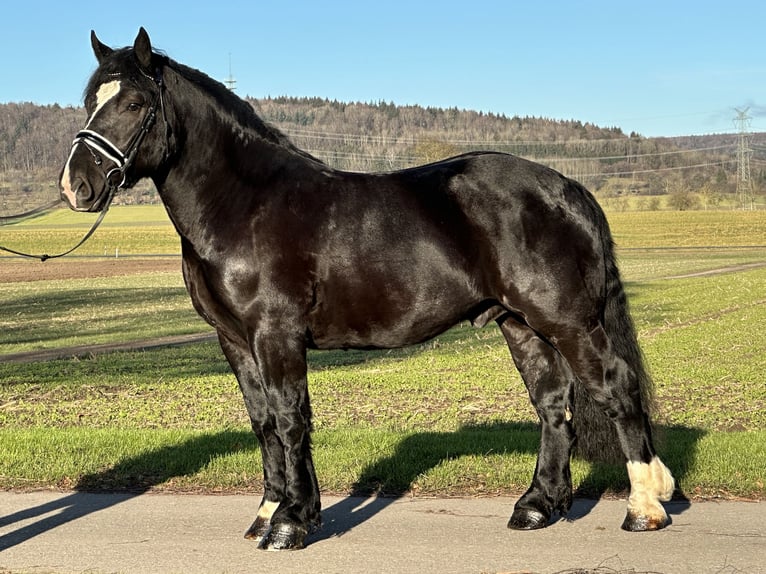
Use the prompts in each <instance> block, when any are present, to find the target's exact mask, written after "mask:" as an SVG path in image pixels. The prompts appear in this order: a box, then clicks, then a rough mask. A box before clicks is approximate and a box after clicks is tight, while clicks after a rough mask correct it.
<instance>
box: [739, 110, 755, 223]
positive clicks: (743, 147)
mask: <svg viewBox="0 0 766 574" xmlns="http://www.w3.org/2000/svg"><path fill="white" fill-rule="evenodd" d="M749 109H750V108H749V107H747V108H744V109H739V108H734V110H735V111H736V112H737V117H736V118H734V125H735V126H737V131H738V132H739V137H738V138H737V199H738V200H739V206H740V209H746V210H748V209H749V210H752V209H755V198H754V197H753V181H752V179H750V156H751V155H752V153H753V152H752V150H751V149H750V146H749V145H748V144H749V142H748V128H749V127H750V119H751V118H750V116H749V115H747V112H748V110H749Z"/></svg>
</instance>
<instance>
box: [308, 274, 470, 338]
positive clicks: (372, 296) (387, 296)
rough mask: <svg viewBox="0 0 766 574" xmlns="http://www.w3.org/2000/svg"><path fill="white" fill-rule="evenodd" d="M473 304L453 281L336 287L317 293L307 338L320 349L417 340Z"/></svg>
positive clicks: (445, 325)
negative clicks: (415, 286) (413, 286)
mask: <svg viewBox="0 0 766 574" xmlns="http://www.w3.org/2000/svg"><path fill="white" fill-rule="evenodd" d="M412 281H413V282H415V281H416V279H415V278H413V280H412ZM476 304H477V297H476V295H475V294H473V293H471V292H470V291H469V290H468V289H467V288H464V289H461V288H460V287H458V286H456V285H451V286H441V287H440V288H438V289H428V286H421V289H420V290H416V291H411V290H400V289H394V288H391V287H389V288H388V289H386V288H381V289H366V290H359V291H356V292H355V293H353V294H349V293H343V292H337V291H336V292H333V293H332V294H325V296H319V297H318V298H317V302H316V305H315V306H314V308H313V309H312V311H311V313H310V315H309V335H310V339H311V341H310V342H311V343H312V344H313V346H314V347H316V348H318V349H337V348H383V349H390V348H396V347H403V346H406V345H412V344H416V343H421V342H423V341H426V340H428V339H430V338H432V337H435V336H436V335H438V334H440V333H443V332H444V331H446V330H447V329H449V328H450V327H452V326H453V325H455V324H457V323H458V322H460V321H461V320H463V319H465V318H466V317H468V316H469V314H470V311H471V309H472V308H474V307H475V306H476Z"/></svg>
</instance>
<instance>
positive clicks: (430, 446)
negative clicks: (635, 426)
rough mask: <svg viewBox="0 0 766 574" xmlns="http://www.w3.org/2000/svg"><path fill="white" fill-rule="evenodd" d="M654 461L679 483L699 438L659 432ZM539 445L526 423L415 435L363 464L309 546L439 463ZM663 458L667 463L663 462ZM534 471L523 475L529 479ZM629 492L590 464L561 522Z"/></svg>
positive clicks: (613, 472) (370, 512) (682, 499)
mask: <svg viewBox="0 0 766 574" xmlns="http://www.w3.org/2000/svg"><path fill="white" fill-rule="evenodd" d="M659 431H660V432H659V433H658V434H659V435H660V437H661V438H660V440H659V441H658V442H659V446H660V455H662V454H663V453H664V452H668V451H672V459H673V460H674V462H675V464H674V465H673V469H672V471H673V472H674V476H675V478H676V481H677V482H680V481H681V480H682V479H683V478H684V476H685V475H686V473H687V472H688V469H689V466H690V464H691V463H692V461H693V459H694V455H695V453H696V445H697V442H698V441H699V440H700V438H701V437H702V436H703V435H704V431H702V430H700V429H690V428H686V427H663V428H660V429H659ZM539 440H540V432H539V427H538V426H537V425H534V424H531V423H495V424H483V425H467V426H463V427H461V428H460V429H458V430H457V431H454V432H421V433H417V434H413V435H410V436H408V437H407V438H405V439H404V440H402V441H401V442H400V443H399V445H398V446H397V447H396V450H395V452H394V453H393V454H392V455H391V456H389V457H385V458H382V459H380V460H378V461H375V462H373V463H371V464H369V465H368V466H367V467H366V468H365V469H364V470H363V471H362V473H361V475H360V476H359V478H358V479H357V481H356V483H355V485H354V489H353V491H352V495H353V496H352V497H349V498H343V499H341V500H340V501H339V502H337V503H336V504H334V505H333V506H330V507H328V508H325V509H324V510H323V511H322V521H323V526H322V528H321V530H319V531H317V532H316V533H314V534H313V535H312V537H311V539H310V542H316V541H320V540H325V539H328V538H332V537H336V536H342V535H343V534H345V533H347V532H349V531H350V530H352V529H353V528H354V527H356V526H358V525H360V524H362V523H363V522H365V521H367V520H369V519H370V518H371V517H373V516H374V515H375V514H377V513H379V512H381V511H382V510H384V509H385V508H386V507H388V506H389V505H391V504H392V503H394V502H395V501H396V500H397V499H398V498H400V497H401V496H402V495H404V494H406V493H408V492H409V491H410V490H411V488H412V485H413V484H414V483H415V481H416V480H417V478H418V477H419V476H421V475H423V474H425V473H427V472H428V471H429V470H431V469H433V468H435V467H437V466H439V465H441V464H442V463H444V462H445V461H448V460H451V459H455V458H459V457H461V456H470V455H478V456H484V455H488V454H507V453H514V452H515V453H520V454H524V453H526V454H531V455H535V454H536V453H537V450H538V446H539ZM665 458H667V457H665ZM533 468H534V465H532V466H531V467H530V469H529V480H530V481H531V478H532V470H533ZM629 489H630V483H629V481H628V477H627V473H626V472H625V466H624V465H623V464H607V463H594V464H592V465H590V470H589V472H588V474H587V476H586V477H585V478H584V479H583V480H582V481H581V482H580V483H579V485H578V487H577V489H576V491H575V493H574V496H575V497H576V498H577V499H578V500H577V501H576V502H575V504H574V505H573V506H572V508H571V510H570V511H569V513H568V514H567V515H566V517H563V516H558V515H556V516H554V517H553V521H558V520H561V519H563V518H566V519H567V520H576V519H578V518H581V517H583V516H586V515H587V514H588V513H589V512H590V511H591V509H592V508H593V507H594V506H595V504H596V502H597V501H598V499H599V498H600V497H601V495H603V494H604V493H605V492H607V491H608V490H609V491H617V492H621V491H624V492H625V493H627V492H628V491H629ZM674 498H675V499H677V501H678V503H677V504H673V505H672V507H669V508H667V510H668V512H669V513H670V514H671V515H672V514H680V513H682V512H684V511H685V510H686V509H687V508H688V507H689V501H688V499H687V498H686V496H685V495H684V494H683V493H682V492H680V491H677V492H676V495H675V496H674Z"/></svg>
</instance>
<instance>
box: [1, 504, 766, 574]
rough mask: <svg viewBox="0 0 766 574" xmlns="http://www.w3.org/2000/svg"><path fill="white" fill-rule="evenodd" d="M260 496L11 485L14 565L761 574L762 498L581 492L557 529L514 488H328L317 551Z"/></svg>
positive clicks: (17, 569) (764, 544)
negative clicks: (659, 510) (540, 519)
mask: <svg viewBox="0 0 766 574" xmlns="http://www.w3.org/2000/svg"><path fill="white" fill-rule="evenodd" d="M258 502H259V497H258V496H255V495H221V496H210V495H169V494H142V495H130V494H92V493H81V492H31V493H13V492H0V572H2V573H4V574H5V573H7V572H12V573H14V574H16V573H23V574H27V573H35V574H53V573H55V574H58V573H65V574H71V573H75V572H77V573H81V572H88V573H89V574H101V573H124V574H132V573H136V574H155V573H156V574H198V573H199V574H208V573H210V574H219V573H220V574H238V573H245V572H246V573H248V574H253V573H259V572H264V573H266V572H268V573H272V572H278V573H279V574H291V573H301V574H305V573H328V574H329V573H378V572H380V573H402V574H406V573H415V574H437V573H438V574H448V573H453V572H454V573H459V574H485V573H486V574H498V573H502V574H511V573H513V574H521V573H525V574H526V573H534V574H548V573H559V572H566V573H567V574H575V573H576V574H585V573H598V574H614V573H621V574H639V573H645V572H651V573H662V574H675V573H689V574H692V573H693V574H708V573H709V574H761V573H766V513H764V510H766V508H765V507H764V504H763V503H759V502H741V501H738V502H731V501H727V502H700V503H692V504H689V503H681V502H672V503H669V504H667V505H666V508H667V510H668V512H669V514H670V516H671V519H672V523H671V525H670V526H668V527H667V528H666V529H664V530H662V531H659V532H644V533H630V532H624V531H622V530H620V528H619V526H620V524H621V522H622V519H623V517H624V512H625V506H626V503H625V501H624V500H599V501H594V500H584V499H578V500H576V501H575V504H574V507H573V509H572V512H571V513H570V517H569V520H559V521H557V522H555V523H553V524H551V525H550V526H549V527H548V528H546V529H544V530H538V531H533V532H516V531H511V530H508V529H507V528H506V522H507V520H508V517H509V516H510V514H511V511H512V508H513V504H514V502H515V500H514V499H512V498H473V499H467V498H448V499H428V498H400V499H390V498H369V499H364V498H338V497H325V498H324V499H323V507H324V510H323V520H324V526H323V527H322V529H321V530H320V531H319V532H317V533H315V534H312V535H311V537H310V538H309V540H308V542H309V544H308V546H307V548H306V549H304V550H300V551H293V552H281V553H280V552H263V551H260V550H258V549H257V547H256V544H255V543H254V542H252V541H249V540H245V539H244V538H243V536H242V535H243V532H244V531H245V529H246V528H247V527H248V526H249V525H250V522H251V521H252V519H253V518H254V515H255V511H256V507H257V504H258Z"/></svg>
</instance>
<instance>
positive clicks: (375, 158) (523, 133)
mask: <svg viewBox="0 0 766 574" xmlns="http://www.w3.org/2000/svg"><path fill="white" fill-rule="evenodd" d="M247 101H248V102H249V103H250V104H251V106H252V107H253V108H254V109H255V111H256V112H257V113H258V114H259V115H260V116H261V117H262V118H263V119H265V120H266V121H268V122H270V123H271V124H273V125H274V126H276V127H277V128H279V129H280V130H282V131H283V132H285V133H286V134H287V135H288V136H289V137H290V138H291V140H292V141H293V142H294V143H295V144H296V145H297V146H298V147H300V148H302V149H305V150H307V151H308V152H309V153H311V154H313V155H315V156H316V157H318V158H320V159H321V160H323V161H325V162H326V163H327V164H329V165H331V166H333V167H335V168H338V169H344V170H349V171H363V172H371V171H389V170H395V169H399V168H404V167H410V166H413V165H417V164H422V163H427V162H430V161H436V160H438V159H442V158H444V157H448V156H450V155H455V154H458V153H462V152H466V151H474V150H495V151H503V152H508V153H513V154H516V155H519V156H522V157H526V158H528V159H532V160H535V161H539V162H540V163H543V164H546V165H549V166H551V167H553V168H554V169H556V170H558V171H560V172H562V173H564V174H565V175H567V176H569V177H572V178H574V179H577V180H579V181H581V182H582V183H584V184H585V185H586V186H587V187H589V188H590V189H591V190H592V191H593V192H594V193H595V194H596V195H597V197H599V200H600V201H602V203H605V204H606V205H608V206H611V207H612V208H615V209H626V208H636V206H640V207H641V208H645V209H651V208H656V207H658V206H659V205H660V203H659V201H658V200H657V198H659V197H662V196H665V199H664V206H665V207H670V208H675V209H693V208H708V207H716V206H717V205H720V204H721V203H725V204H727V205H732V204H734V203H736V197H735V191H736V187H737V183H736V182H737V165H738V164H737V149H738V146H737V144H738V135H737V134H733V133H732V134H718V135H710V136H689V137H684V138H645V137H642V136H641V135H639V134H635V133H632V134H624V133H623V132H622V130H621V129H620V128H618V127H614V126H612V127H599V126H596V125H593V124H590V123H583V122H581V121H577V120H556V119H550V118H536V117H519V116H514V117H506V116H504V115H496V114H491V113H482V112H475V111H470V110H458V109H457V108H449V109H442V108H424V107H421V106H397V105H394V104H393V103H387V102H384V101H381V102H377V103H360V102H354V103H344V102H338V101H331V100H327V99H322V98H291V97H276V98H271V97H270V98H263V99H251V98H248V99H247ZM85 119H86V114H85V111H84V109H83V108H81V107H61V106H58V105H49V106H40V105H36V104H33V103H8V104H0V215H2V214H8V213H16V212H19V211H21V210H24V209H31V208H33V207H36V206H39V205H41V204H43V203H47V202H48V201H50V200H51V199H54V198H55V197H57V191H56V180H57V178H58V172H59V170H60V169H61V166H62V164H63V162H64V161H65V159H66V157H67V155H68V153H69V148H70V145H71V141H72V138H73V136H74V134H75V133H76V132H77V131H78V130H79V129H81V127H82V126H83V125H84V122H85ZM748 146H749V147H748V150H749V154H750V175H751V181H752V183H753V188H754V190H755V194H756V203H758V204H760V206H763V204H764V199H763V192H764V190H765V189H766V134H764V133H757V134H749V140H748ZM631 198H633V199H631ZM636 198H642V199H640V200H637V199H636ZM119 201H120V202H123V203H147V202H156V201H158V198H157V195H156V191H155V190H154V189H153V187H152V185H151V184H150V183H149V182H142V183H141V184H140V185H138V186H137V187H136V188H135V189H133V190H130V191H127V192H123V193H121V194H120V196H119Z"/></svg>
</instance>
